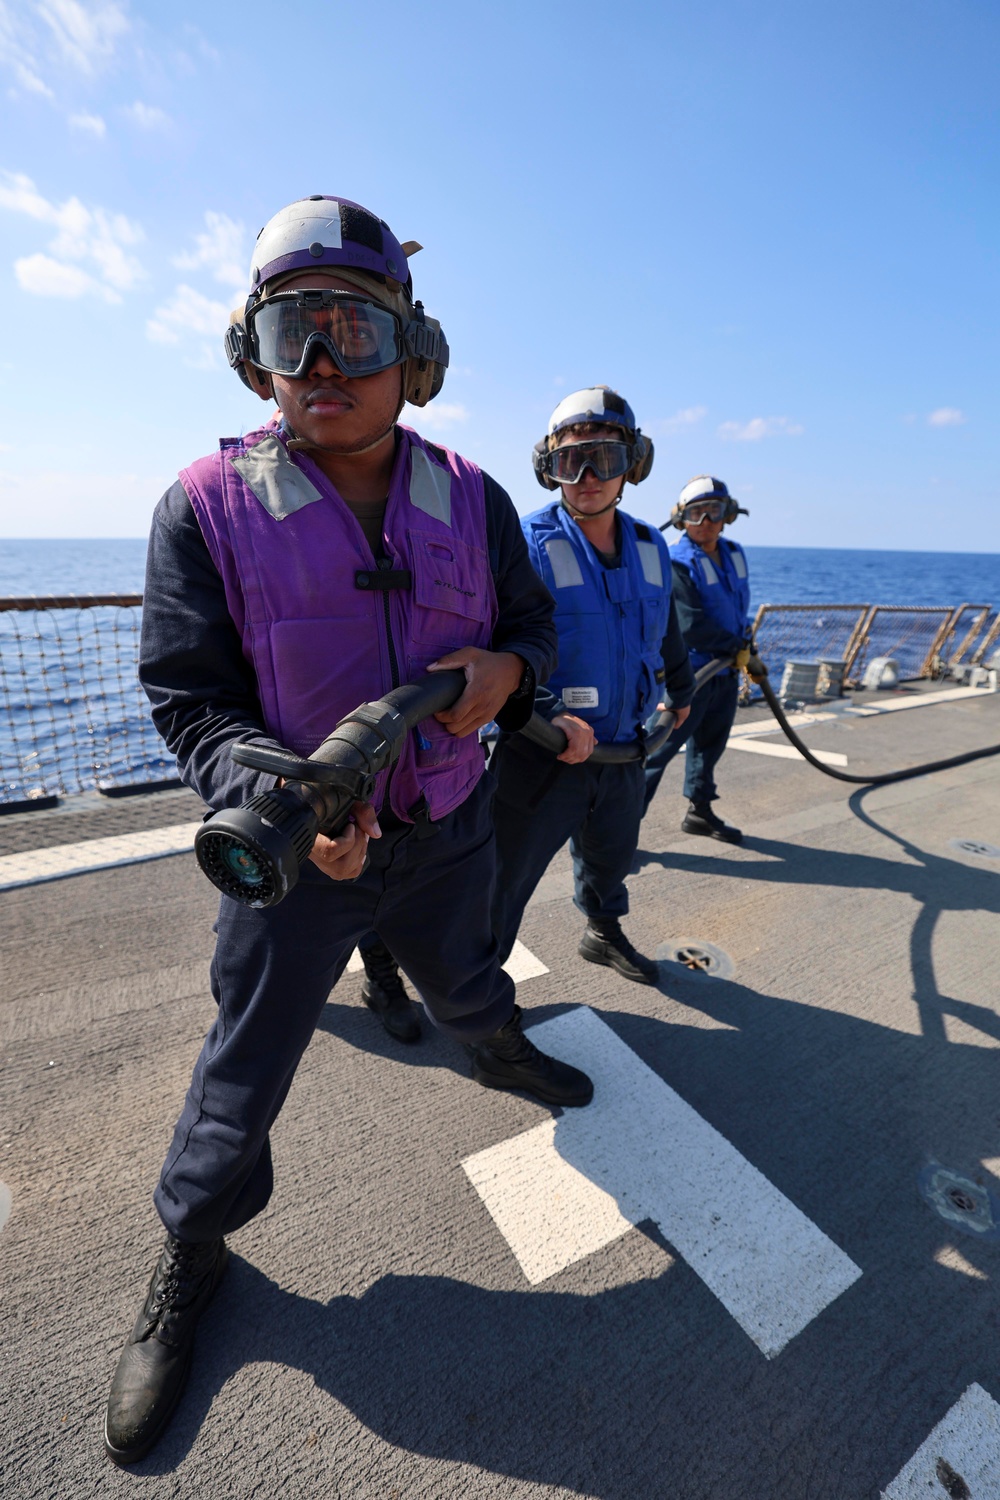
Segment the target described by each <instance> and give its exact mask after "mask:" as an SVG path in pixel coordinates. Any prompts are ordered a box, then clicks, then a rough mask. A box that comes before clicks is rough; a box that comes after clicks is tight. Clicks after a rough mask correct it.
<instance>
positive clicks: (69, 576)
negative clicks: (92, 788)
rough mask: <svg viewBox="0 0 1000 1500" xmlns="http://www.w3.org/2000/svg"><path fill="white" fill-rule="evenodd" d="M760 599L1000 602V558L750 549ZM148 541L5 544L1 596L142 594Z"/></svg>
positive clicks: (0, 551)
mask: <svg viewBox="0 0 1000 1500" xmlns="http://www.w3.org/2000/svg"><path fill="white" fill-rule="evenodd" d="M746 552H747V557H748V559H749V562H750V584H751V592H752V598H753V606H754V608H756V606H757V605H759V604H853V603H859V604H953V605H954V604H961V603H963V602H965V601H968V602H970V603H973V604H976V603H978V604H992V603H997V602H1000V555H997V554H996V553H977V552H876V551H870V552H869V551H864V550H861V549H857V550H854V549H848V548H823V547H753V546H747V548H746ZM145 557H146V543H145V541H143V540H142V539H140V538H138V537H136V538H128V537H126V538H121V539H118V540H114V541H95V540H86V541H68V540H66V541H64V540H57V541H21V540H18V541H4V540H2V539H0V596H3V597H9V596H11V595H22V594H70V593H73V594H101V593H111V592H115V593H123V594H128V593H140V592H141V591H142V582H143V570H144V566H145Z"/></svg>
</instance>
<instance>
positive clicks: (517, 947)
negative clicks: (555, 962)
mask: <svg viewBox="0 0 1000 1500" xmlns="http://www.w3.org/2000/svg"><path fill="white" fill-rule="evenodd" d="M504 970H505V972H506V973H508V974H509V975H510V977H511V979H513V981H514V983H515V984H523V983H524V981H525V980H526V979H537V977H538V975H539V974H547V973H548V972H549V970H548V965H547V964H543V963H542V960H541V959H540V958H536V957H535V955H534V954H533V953H532V952H531V950H530V948H526V947H525V946H524V944H523V943H522V942H520V941H518V940H515V942H514V946H513V948H512V949H511V950H510V958H508V960H507V962H506V963H505V964H504Z"/></svg>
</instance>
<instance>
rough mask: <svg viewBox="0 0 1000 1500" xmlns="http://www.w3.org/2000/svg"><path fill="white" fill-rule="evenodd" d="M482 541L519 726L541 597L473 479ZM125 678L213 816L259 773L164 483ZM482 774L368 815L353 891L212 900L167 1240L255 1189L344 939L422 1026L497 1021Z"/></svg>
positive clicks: (220, 642)
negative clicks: (446, 796)
mask: <svg viewBox="0 0 1000 1500" xmlns="http://www.w3.org/2000/svg"><path fill="white" fill-rule="evenodd" d="M484 483H485V500H486V520H487V539H488V544H489V549H490V554H491V556H490V564H491V570H492V572H493V575H494V580H495V583H496V591H497V602H498V606H499V617H498V622H497V626H496V629H495V631H494V635H493V640H492V648H493V649H494V650H497V651H513V652H516V653H517V654H518V655H519V656H521V657H522V658H523V660H524V661H525V662H526V663H527V664H528V668H529V672H528V678H529V680H528V681H527V682H526V683H524V684H523V685H522V688H521V689H519V691H518V693H517V694H515V695H514V696H512V697H511V698H509V699H508V700H507V704H506V705H505V706H504V708H503V709H502V710H501V712H500V714H499V715H498V722H500V723H501V725H502V726H505V727H507V728H508V729H513V728H516V727H517V726H518V725H519V724H523V723H525V722H526V720H527V718H528V716H529V715H530V713H531V708H532V701H533V697H534V688H535V681H536V680H537V681H543V680H544V679H545V678H546V677H547V676H548V675H549V672H550V670H551V668H552V665H553V663H554V661H555V646H556V637H555V630H554V628H553V625H552V608H553V606H552V598H551V595H550V594H549V593H548V591H547V590H546V588H545V587H544V585H543V584H542V583H541V581H540V580H539V579H538V578H537V576H536V575H535V573H534V571H533V569H532V567H531V564H530V562H529V560H528V555H527V549H526V547H525V542H524V538H523V536H522V534H521V530H520V526H519V524H518V519H517V514H516V512H515V510H514V507H513V505H512V504H511V502H510V499H509V497H508V496H507V494H506V493H505V491H503V490H502V489H501V488H500V486H499V485H497V484H496V483H495V482H494V481H493V480H492V479H490V478H489V476H487V475H484ZM140 679H141V681H142V684H143V687H144V688H145V690H146V693H147V695H148V697H149V699H150V701H151V703H152V705H153V719H154V722H155V724H156V727H157V729H158V730H159V732H160V734H161V735H162V736H163V738H164V739H165V740H166V742H167V745H168V747H169V748H170V749H171V750H172V751H173V752H174V754H176V756H177V759H178V766H179V769H180V773H181V776H182V777H183V779H184V781H185V782H186V783H187V785H188V786H190V787H192V788H193V789H194V790H195V791H196V792H197V793H198V794H199V795H200V796H201V797H202V798H203V800H204V801H205V802H206V803H207V804H208V805H209V806H210V807H211V808H213V809H218V808H221V807H233V806H239V805H240V804H241V803H243V802H245V801H246V800H247V799H248V798H249V797H250V796H252V795H253V794H254V793H255V792H258V791H262V790H265V789H269V788H270V787H271V786H273V778H271V777H263V776H261V775H260V774H259V773H257V772H254V771H251V770H247V769H246V768H244V767H240V766H237V765H236V764H235V763H234V762H233V761H232V760H231V758H230V756H229V754H228V750H229V747H230V746H231V745H232V744H233V743H235V742H236V741H237V740H240V739H243V738H250V739H253V740H254V741H256V742H257V743H268V744H271V743H273V741H271V740H269V739H268V737H267V735H266V732H265V730H264V726H263V714H262V710H261V706H260V702H259V698H258V695H257V686H256V680H255V678H254V674H253V671H252V669H251V667H250V666H249V664H248V662H247V660H246V658H245V657H244V655H243V647H242V641H241V638H240V634H239V632H238V630H237V628H236V626H235V624H234V623H233V620H232V618H231V617H230V614H229V611H228V609H227V607H226V597H225V591H224V587H223V583H222V579H221V577H220V576H219V573H218V571H217V570H216V568H215V565H214V563H213V562H212V559H211V556H210V554H209V551H208V548H207V546H206V544H205V540H204V537H203V536H202V533H201V530H200V528H199V526H198V522H197V520H196V518H195V515H194V512H193V510H192V508H191V504H190V501H189V500H188V497H187V495H186V493H185V491H184V489H183V487H182V486H181V485H180V484H175V485H174V486H172V488H171V489H170V490H168V491H167V493H166V495H165V496H164V497H163V499H162V500H161V501H160V504H159V506H158V507H157V510H156V513H155V516H154V519H153V528H152V534H151V537H150V545H149V554H148V560H147V574H146V592H145V597H144V605H143V621H142V646H141V657H140ZM492 792H493V786H492V778H491V776H490V775H489V774H487V775H485V776H483V778H482V779H481V780H480V781H479V783H478V785H477V786H476V788H475V790H474V791H473V793H472V794H471V795H470V796H469V798H468V799H467V800H466V801H465V802H464V803H463V804H462V805H461V806H460V807H458V808H456V809H455V810H454V812H452V813H450V814H448V816H447V817H445V818H442V819H441V820H440V822H438V823H437V824H430V825H425V826H424V827H420V826H415V825H414V824H412V823H403V822H402V821H400V820H398V819H397V818H396V817H395V816H394V815H393V814H392V813H391V812H390V811H389V809H388V807H387V806H386V808H385V809H384V810H381V809H380V810H379V821H380V824H381V827H382V838H381V839H373V840H372V841H371V843H370V845H369V859H368V865H367V867H366V869H365V870H364V872H363V873H362V874H361V875H360V876H359V877H358V878H357V880H354V881H334V880H331V879H330V878H329V877H327V876H326V875H324V874H323V872H322V871H321V870H319V869H318V868H316V866H314V865H312V864H311V863H309V862H307V863H306V864H305V866H304V868H303V870H302V874H301V877H300V879H299V882H298V884H297V885H296V886H295V887H294V888H293V890H292V891H291V892H290V894H289V895H288V896H287V897H286V898H285V899H284V900H283V901H282V902H280V903H279V904H278V905H277V906H272V907H267V908H264V909H263V910H253V909H251V908H248V907H245V906H243V905H241V904H240V903H239V902H236V901H233V900H231V899H230V898H229V897H227V896H223V897H222V898H221V901H220V904H219V917H218V923H217V926H216V932H217V934H218V942H217V945H216V951H215V957H214V959H213V961H212V969H211V987H212V994H213V996H214V998H215V1001H216V1004H217V1006H218V1012H217V1016H216V1019H215V1022H214V1024H213V1026H212V1028H211V1030H210V1032H209V1034H208V1036H207V1038H206V1040H205V1044H204V1047H203V1048H202V1052H201V1055H200V1057H199V1059H198V1062H197V1064H196V1066H195V1070H194V1076H193V1078H192V1081H191V1087H190V1089H189V1090H188V1095H187V1099H186V1101H185V1104H184V1109H183V1113H182V1114H181V1117H180V1120H179V1121H178V1124H177V1127H176V1129H175V1132H174V1137H173V1142H172V1144H171V1147H170V1150H169V1153H168V1155H167V1159H166V1162H165V1164H164V1167H163V1172H162V1175H161V1178H160V1182H159V1186H158V1187H157V1190H156V1193H155V1198H154V1201H155V1203H156V1207H157V1211H158V1212H159V1215H160V1217H161V1219H162V1220H163V1223H164V1225H165V1226H166V1228H167V1230H168V1231H169V1232H170V1233H171V1234H173V1235H175V1236H177V1238H179V1239H182V1240H187V1241H191V1242H201V1241H208V1240H212V1239H215V1238H217V1237H218V1236H220V1235H223V1234H228V1233H230V1232H232V1231H233V1230H235V1229H238V1228H239V1227H240V1226H241V1225H243V1224H245V1223H246V1222H247V1221H248V1220H249V1219H251V1218H252V1217H253V1216H254V1215H255V1214H257V1213H259V1212H260V1211H261V1209H262V1208H263V1207H264V1205H265V1204H266V1203H267V1200H268V1198H269V1196H270V1193H271V1188H272V1169H271V1153H270V1146H269V1142H268V1132H269V1130H270V1128H271V1125H272V1124H273V1122H274V1119H275V1117H276V1116H277V1114H278V1111H279V1110H280V1108H281V1106H282V1104H283V1103H284V1100H285V1097H286V1095H287V1093H288V1090H289V1088H290V1086H291V1083H292V1079H293V1077H294V1075H295V1070H296V1067H297V1066H298V1063H299V1060H300V1058H301V1056H302V1053H303V1051H304V1050H305V1048H306V1046H307V1045H308V1043H309V1040H310V1038H311V1036H312V1034H313V1031H314V1029H315V1027H316V1024H317V1022H318V1020H319V1017H320V1014H321V1012H322V1009H323V1006H324V1005H325V1003H326V1001H327V998H328V996H329V992H330V990H331V988H332V987H333V985H334V984H336V982H337V980H338V979H339V978H340V975H341V974H342V972H343V970H344V967H345V965H346V963H347V960H348V958H349V956H350V954H351V952H352V950H353V948H354V946H355V944H356V943H357V942H358V940H359V939H360V938H362V937H363V935H364V934H365V933H367V932H369V931H371V930H372V929H374V930H375V931H376V932H377V933H378V935H379V936H380V937H381V938H382V940H383V941H384V942H385V943H387V944H388V946H389V947H390V948H391V950H392V952H393V953H394V954H395V955H396V956H397V958H398V959H399V961H400V962H401V963H402V964H403V965H404V966H405V968H406V970H407V973H408V974H410V975H411V976H412V978H413V980H414V983H415V984H416V985H417V986H418V987H419V989H420V993H421V996H422V998H423V1001H424V1004H425V1006H426V1008H427V1011H428V1013H429V1015H430V1016H431V1018H432V1020H433V1021H434V1024H435V1025H436V1026H437V1027H438V1028H439V1029H440V1030H441V1031H443V1032H445V1033H446V1034H447V1035H449V1036H451V1037H454V1038H456V1039H457V1040H459V1041H463V1042H475V1041H480V1040H483V1039H484V1038H486V1037H488V1036H491V1035H493V1033H495V1032H496V1031H497V1030H498V1029H499V1027H500V1026H502V1025H503V1024H504V1023H505V1022H506V1021H507V1020H509V1018H510V1016H511V1014H512V1011H513V1006H514V989H513V983H512V981H511V979H510V978H509V976H508V975H506V974H505V973H504V972H503V971H502V969H501V968H500V962H501V959H500V956H499V954H498V948H497V943H496V940H495V938H494V936H493V933H492V927H491V921H490V901H491V897H492V893H493V886H494V880H495V852H494V841H493V827H492V819H491V802H492Z"/></svg>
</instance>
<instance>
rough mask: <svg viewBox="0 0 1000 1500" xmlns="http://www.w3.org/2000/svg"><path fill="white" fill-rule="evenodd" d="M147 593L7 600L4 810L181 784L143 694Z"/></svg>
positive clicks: (2, 670) (1, 618) (0, 641)
mask: <svg viewBox="0 0 1000 1500" xmlns="http://www.w3.org/2000/svg"><path fill="white" fill-rule="evenodd" d="M141 606H142V596H141V594H92V595H66V596H51V597H43V596H39V597H34V598H32V597H29V598H16V599H0V810H8V811H9V810H10V809H11V808H12V807H15V806H17V807H20V806H22V805H26V806H29V807H30V806H32V805H37V804H40V803H41V804H44V803H45V802H46V801H47V800H48V799H51V798H54V797H60V796H67V795H70V794H72V793H74V792H82V791H91V790H93V789H94V788H97V789H98V790H101V791H106V792H112V793H113V792H114V790H115V789H121V788H125V787H130V786H135V785H146V784H149V783H151V782H162V781H165V780H170V779H171V778H173V777H175V776H176V766H175V763H174V761H173V758H172V757H171V756H169V755H168V754H167V751H166V749H165V747H164V745H163V742H162V740H161V739H160V737H159V735H158V734H157V733H156V730H155V729H154V728H153V725H152V722H151V720H150V717H149V704H148V702H147V700H146V696H145V694H144V693H143V691H142V689H141V687H140V686H139V679H138V675H137V667H138V656H139V624H140V619H141Z"/></svg>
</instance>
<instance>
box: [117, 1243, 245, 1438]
mask: <svg viewBox="0 0 1000 1500" xmlns="http://www.w3.org/2000/svg"><path fill="white" fill-rule="evenodd" d="M228 1257H229V1251H228V1250H227V1249H226V1242H225V1240H221V1239H220V1240H209V1241H208V1243H207V1244H203V1245H188V1244H185V1243H184V1242H183V1241H182V1240H175V1239H174V1237H173V1235H171V1234H168V1235H167V1238H166V1243H165V1244H164V1246H163V1252H162V1254H161V1256H160V1258H159V1260H158V1261H157V1263H156V1270H155V1271H154V1272H153V1279H152V1281H151V1282H150V1283H149V1291H148V1292H147V1294H146V1300H145V1302H144V1303H143V1305H142V1311H141V1312H140V1313H139V1316H138V1318H137V1319H136V1324H135V1327H134V1328H133V1329H132V1333H131V1335H130V1337H129V1341H128V1343H127V1344H126V1345H125V1348H124V1349H123V1350H122V1353H121V1358H120V1359H119V1361H118V1367H117V1369H116V1370H115V1374H114V1379H113V1380H112V1382H111V1394H110V1396H109V1397H108V1410H107V1416H106V1417H105V1419H104V1447H105V1450H106V1452H107V1454H108V1457H109V1458H111V1459H113V1460H114V1462H115V1463H116V1464H134V1463H138V1462H139V1460H140V1459H141V1458H145V1456H146V1454H147V1453H148V1452H149V1450H150V1449H151V1448H152V1447H153V1445H154V1444H155V1443H156V1442H158V1440H159V1438H160V1437H161V1435H162V1433H163V1431H164V1429H165V1428H166V1426H167V1424H168V1422H169V1421H170V1418H171V1417H172V1416H173V1413H174V1407H175V1406H176V1405H177V1403H178V1401H179V1400H180V1398H181V1392H182V1391H183V1390H184V1386H185V1385H186V1383H187V1378H188V1372H189V1371H190V1369H191V1356H192V1354H193V1352H194V1335H195V1329H196V1328H197V1326H198V1319H199V1318H200V1317H201V1315H202V1313H203V1312H204V1311H205V1308H206V1307H207V1306H208V1304H209V1302H210V1301H211V1300H212V1297H213V1295H214V1293H215V1289H216V1287H217V1286H218V1285H219V1282H220V1281H221V1280H222V1275H223V1272H224V1271H225V1269H226V1261H227V1259H228Z"/></svg>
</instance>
